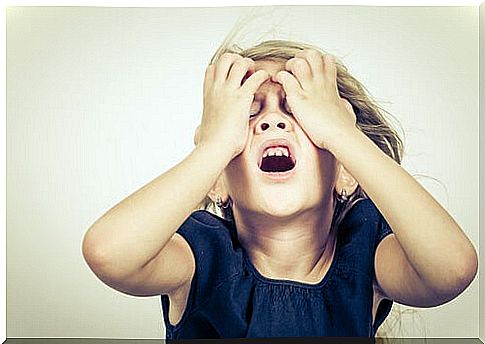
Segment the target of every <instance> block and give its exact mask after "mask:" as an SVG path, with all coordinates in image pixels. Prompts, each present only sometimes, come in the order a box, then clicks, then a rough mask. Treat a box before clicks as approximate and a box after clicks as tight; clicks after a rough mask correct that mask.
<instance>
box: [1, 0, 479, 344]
mask: <svg viewBox="0 0 485 344" xmlns="http://www.w3.org/2000/svg"><path fill="white" fill-rule="evenodd" d="M247 12H248V9H247V8H245V9H244V8H237V7H233V8H184V9H181V8H178V9H177V8H94V7H92V8H76V7H73V8H10V9H8V10H7V122H6V131H7V168H6V177H7V336H8V337H126V338H162V337H163V334H164V329H163V325H162V320H161V312H160V307H159V299H158V298H155V297H152V298H145V299H143V298H136V297H130V296H126V295H123V294H121V293H119V292H117V291H115V290H113V289H110V288H109V287H107V286H105V285H104V284H102V283H101V282H100V281H99V280H98V279H97V278H96V277H95V276H94V274H93V273H92V272H91V271H90V270H89V268H88V267H87V265H86V264H85V262H84V261H83V258H82V255H81V240H82V237H83V235H84V233H85V231H86V230H87V228H88V227H89V226H90V225H91V224H92V223H93V222H94V221H95V220H96V219H97V218H98V217H99V216H101V215H102V214H103V213H104V212H105V211H107V210H108V209H109V208H111V207H112V206H113V205H114V204H116V203H117V202H119V201H120V200H121V199H123V198H124V197H126V196H128V195H129V194H130V193H132V192H133V191H135V190H136V189H138V188H139V187H141V186H142V185H144V184H146V183H147V182H149V181H151V180H152V179H153V178H155V177H156V176H158V175H160V174H161V173H163V172H164V171H166V170H168V169H169V168H170V167H172V166H174V165H175V164H176V163H178V162H179V161H181V160H182V159H183V158H184V157H185V156H186V155H187V154H188V153H189V152H190V150H191V149H192V147H193V145H192V137H193V132H194V129H195V127H196V126H197V124H198V122H199V120H200V114H201V111H202V108H201V105H202V80H203V73H204V70H205V66H206V65H207V63H208V61H209V59H210V57H211V56H212V54H213V52H214V51H215V50H216V48H217V47H218V45H219V43H220V42H221V41H222V40H223V39H224V37H225V35H226V34H227V33H228V32H229V31H230V30H231V28H232V26H233V24H234V23H235V21H236V20H237V19H238V18H239V16H240V15H241V14H243V13H247ZM245 32H246V34H247V36H246V37H245V38H244V39H243V41H244V42H250V41H251V40H252V39H255V38H260V37H263V38H265V39H271V38H284V39H299V40H305V41H307V42H310V43H313V44H316V45H318V46H320V47H321V48H323V49H324V50H326V51H328V52H330V53H332V54H335V55H337V56H338V57H340V58H342V60H343V62H344V63H345V64H346V65H347V66H348V67H349V70H350V72H351V73H353V75H354V76H356V77H357V78H358V79H359V80H360V81H362V82H363V83H364V85H366V87H367V88H368V89H369V91H370V92H371V94H372V95H373V96H374V97H375V98H376V99H377V100H378V101H380V103H381V104H382V105H383V106H384V108H385V109H386V110H388V111H390V112H391V113H393V114H394V115H395V116H396V117H397V118H398V119H399V121H400V123H401V124H402V126H403V128H404V131H405V135H406V138H405V145H406V146H405V149H406V154H405V159H404V161H403V166H404V167H405V168H406V169H407V170H408V171H409V172H410V173H412V174H415V175H417V174H420V175H421V174H424V175H426V176H429V177H432V178H436V179H437V181H434V180H432V179H430V178H422V177H420V178H418V180H419V181H420V182H421V183H422V184H423V185H424V186H425V187H426V188H427V189H428V190H429V191H430V192H431V193H432V194H433V195H434V196H435V197H436V198H437V199H438V201H440V202H441V204H442V205H443V206H444V207H445V208H446V209H447V210H448V211H449V212H450V214H451V215H452V216H453V217H454V218H455V220H456V221H457V222H458V223H459V224H460V225H461V226H462V228H463V230H464V231H465V232H466V233H467V234H468V235H469V237H470V238H471V240H472V241H473V242H474V244H475V247H477V248H478V7H432V8H429V7H428V8H426V7H416V8H398V7H393V8H387V7H359V6H342V7H330V6H319V7H295V6H293V7H279V8H277V10H276V11H274V12H271V11H270V10H268V9H267V8H266V9H264V10H263V11H262V17H260V18H259V19H257V20H255V21H254V22H252V23H250V25H249V26H248V28H247V29H246V30H245ZM396 197H398V195H396ZM443 249H446V248H443ZM402 309H404V310H406V309H409V308H407V307H402ZM400 318H401V319H402V321H403V324H402V328H401V329H398V327H399V325H396V326H395V328H396V334H397V335H398V336H406V337H410V336H418V337H423V336H427V337H477V336H478V280H477V279H476V280H475V281H474V282H473V283H472V285H471V286H470V287H469V288H468V289H467V290H466V291H465V292H464V293H463V294H462V295H460V296H459V297H458V298H457V299H455V300H453V301H452V302H450V303H448V304H446V305H443V306H440V307H436V308H433V309H419V310H417V312H414V313H411V314H408V313H404V314H402V315H401V316H400ZM391 319H392V316H391V317H390V318H389V321H390V320H391Z"/></svg>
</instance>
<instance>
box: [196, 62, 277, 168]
mask: <svg viewBox="0 0 485 344" xmlns="http://www.w3.org/2000/svg"><path fill="white" fill-rule="evenodd" d="M248 72H254V61H253V60H252V59H250V58H243V57H242V56H240V55H238V54H233V53H225V54H223V55H222V56H221V57H220V58H219V59H218V60H217V62H216V63H215V64H211V65H209V66H208V67H207V70H206V72H205V79H204V111H203V114H202V121H201V124H200V126H199V127H198V128H197V132H196V135H195V136H196V137H195V139H194V141H195V144H196V145H215V146H218V147H222V148H223V149H227V150H228V155H229V154H231V160H232V159H233V158H234V157H236V156H237V155H239V154H240V153H241V152H242V151H243V150H244V147H245V146H246V141H247V137H248V131H249V115H250V114H249V112H250V108H251V104H252V102H253V99H254V93H255V92H256V91H257V89H258V88H259V86H260V85H261V84H262V83H263V82H264V81H265V80H267V79H269V77H270V76H269V74H268V72H266V71H264V70H259V71H257V72H256V73H253V74H252V75H251V76H250V77H249V78H248V79H247V80H246V81H245V82H244V83H243V84H242V85H241V83H242V80H243V78H244V77H245V76H246V74H247V73H248Z"/></svg>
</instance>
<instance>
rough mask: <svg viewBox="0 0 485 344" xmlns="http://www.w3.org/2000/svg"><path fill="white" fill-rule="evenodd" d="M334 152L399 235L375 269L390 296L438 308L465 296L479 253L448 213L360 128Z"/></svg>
mask: <svg viewBox="0 0 485 344" xmlns="http://www.w3.org/2000/svg"><path fill="white" fill-rule="evenodd" d="M332 142H338V145H334V146H333V147H332V148H331V151H332V153H333V154H334V155H335V157H336V158H337V159H338V160H339V161H340V162H342V164H343V165H344V166H345V168H346V169H347V170H348V171H349V172H350V173H351V174H352V176H353V177H354V178H356V179H357V181H358V182H359V184H360V185H361V186H362V188H363V189H364V190H365V192H366V193H367V194H368V195H369V197H370V198H371V199H372V201H373V202H374V203H375V204H376V206H377V207H378V208H379V211H380V212H381V213H382V215H383V216H384V218H385V219H386V221H387V222H388V223H389V225H390V226H391V228H392V229H393V232H394V234H391V235H389V236H387V237H386V238H384V239H383V240H382V242H381V243H380V245H379V246H378V247H377V250H376V257H375V270H376V279H377V282H378V285H379V287H380V289H381V290H382V292H383V294H384V295H386V297H388V298H391V299H394V300H396V301H398V302H400V303H403V304H408V305H413V306H427V307H430V306H434V305H439V304H442V303H444V302H447V301H449V300H451V299H453V298H454V297H456V296H457V295H458V294H460V293H461V292H462V291H463V290H464V289H465V288H466V287H467V286H468V285H469V284H470V283H471V281H472V280H473V278H474V277H475V275H476V272H477V266H478V259H477V254H476V251H475V249H474V247H473V245H472V243H471V242H470V240H469V239H468V238H467V236H466V235H465V234H464V233H463V231H462V229H461V228H460V227H459V226H458V224H457V223H456V222H455V221H454V220H453V218H452V217H451V216H450V215H449V214H448V212H446V210H445V209H443V207H442V206H441V205H440V204H439V203H438V202H437V201H436V200H435V199H434V198H433V197H432V196H431V195H430V194H429V193H428V192H427V191H426V190H425V189H424V188H423V187H422V186H421V185H420V184H419V183H418V182H417V181H416V180H415V179H414V178H413V177H412V176H411V175H409V174H408V173H407V172H406V171H405V170H404V169H403V168H402V167H401V166H400V165H399V164H397V163H396V162H395V161H394V160H393V159H392V158H390V157H389V156H387V155H386V154H385V153H384V152H382V151H381V150H380V149H379V148H378V147H377V146H376V145H375V144H374V143H373V142H372V141H371V140H370V139H369V138H368V137H367V136H365V135H364V134H363V133H362V132H361V131H359V130H358V129H357V128H350V129H348V130H346V131H341V134H340V135H339V138H336V139H334V140H332Z"/></svg>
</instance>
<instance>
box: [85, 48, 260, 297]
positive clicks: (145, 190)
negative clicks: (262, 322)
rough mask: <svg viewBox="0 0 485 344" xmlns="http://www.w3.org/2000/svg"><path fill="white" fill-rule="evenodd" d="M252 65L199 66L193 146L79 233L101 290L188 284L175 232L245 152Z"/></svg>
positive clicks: (139, 291) (146, 290) (228, 59)
mask: <svg viewBox="0 0 485 344" xmlns="http://www.w3.org/2000/svg"><path fill="white" fill-rule="evenodd" d="M251 68H253V69H254V61H252V60H251V59H247V58H242V57H241V56H239V55H236V54H224V55H223V56H222V57H221V58H220V59H219V61H218V62H217V63H216V64H215V65H210V66H208V67H207V70H206V75H205V79H204V112H203V114H202V122H201V125H200V126H199V127H198V129H197V132H196V137H195V143H196V148H195V149H194V150H193V151H192V152H191V153H190V154H189V156H188V157H186V158H185V159H184V160H183V161H182V162H181V163H179V164H178V165H176V166H175V167H173V168H171V169H170V170H168V171H167V172H165V173H164V174H162V175H160V176H159V177H157V178H156V179H154V180H153V181H151V182H150V183H148V184H147V185H145V186H143V187H142V188H141V189H139V190H138V191H136V192H134V193H133V194H132V195H130V196H128V197H127V198H126V199H124V200H123V201H121V202H120V203H118V204H117V205H116V206H114V207H113V208H112V209H110V210H109V211H108V212H107V213H106V214H104V215H103V216H102V217H101V218H100V219H98V220H97V221H96V222H95V223H94V224H93V225H92V226H91V227H90V228H89V230H88V231H87V233H86V234H85V237H84V240H83V245H82V252H83V255H84V257H85V259H86V261H87V263H88V265H89V266H90V268H91V269H92V270H93V271H94V273H95V274H96V275H97V276H98V277H99V278H100V279H101V280H102V281H103V282H105V283H106V284H108V285H109V286H111V287H113V288H115V289H117V290H120V291H122V292H125V293H128V294H133V295H137V296H140V295H156V294H161V293H168V292H169V291H170V292H175V291H176V290H177V289H179V288H181V287H186V286H187V283H188V282H189V281H190V280H191V278H192V276H193V273H194V270H195V262H194V256H193V254H192V252H191V250H190V247H189V246H188V243H187V242H186V241H185V240H184V239H183V237H182V236H180V235H178V234H176V233H175V232H176V231H177V229H178V228H179V227H180V225H181V224H182V223H183V222H184V221H185V220H186V218H187V217H188V216H189V215H190V213H191V212H192V211H193V210H194V208H195V207H196V206H197V205H198V204H199V203H200V202H201V201H202V199H203V198H204V197H205V196H206V195H207V193H208V192H209V190H210V189H211V187H212V186H213V185H214V184H215V182H216V181H217V179H218V177H219V176H220V174H221V173H222V171H223V170H224V168H225V167H226V166H227V164H228V163H229V162H230V161H231V160H232V159H233V158H234V157H235V156H237V155H239V154H240V153H241V151H242V150H243V149H244V148H245V142H246V140H247V134H248V130H249V129H248V128H249V108H250V106H251V102H252V100H253V98H254V93H255V92H256V90H257V89H258V87H259V86H260V85H261V84H262V83H263V82H264V81H265V80H266V79H267V78H268V75H267V73H266V72H264V71H258V72H256V73H254V74H252V75H251V76H250V77H249V78H248V79H247V80H246V81H245V82H244V84H243V85H241V80H242V79H243V77H244V76H245V74H246V73H247V72H248V70H249V69H251Z"/></svg>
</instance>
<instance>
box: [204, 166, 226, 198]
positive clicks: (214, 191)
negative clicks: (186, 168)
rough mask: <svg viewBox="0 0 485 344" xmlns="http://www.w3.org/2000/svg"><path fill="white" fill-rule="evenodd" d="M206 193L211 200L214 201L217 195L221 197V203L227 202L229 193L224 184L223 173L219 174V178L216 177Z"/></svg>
mask: <svg viewBox="0 0 485 344" xmlns="http://www.w3.org/2000/svg"><path fill="white" fill-rule="evenodd" d="M207 195H208V196H209V197H210V199H211V200H212V201H213V202H216V200H217V196H220V197H221V199H222V202H223V203H226V202H227V200H228V198H229V195H228V193H227V189H226V185H225V184H224V177H223V173H221V174H220V175H219V178H217V181H216V182H215V184H214V185H213V186H212V188H211V189H210V191H209V193H208V194H207Z"/></svg>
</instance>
